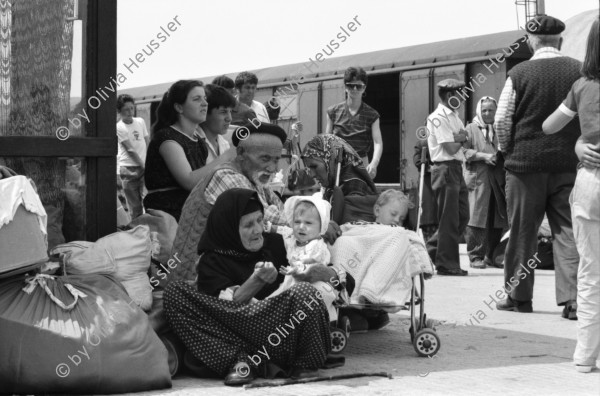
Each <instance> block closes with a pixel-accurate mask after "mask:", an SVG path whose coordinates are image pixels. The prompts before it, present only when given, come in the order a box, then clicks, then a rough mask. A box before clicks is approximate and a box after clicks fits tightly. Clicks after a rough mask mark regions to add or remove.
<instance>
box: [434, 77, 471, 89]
mask: <svg viewBox="0 0 600 396" xmlns="http://www.w3.org/2000/svg"><path fill="white" fill-rule="evenodd" d="M437 86H438V88H440V89H442V90H444V91H456V90H459V89H461V88H464V86H465V83H464V82H463V81H459V80H455V79H453V78H447V79H445V80H442V81H440V82H439V83H438V84H437Z"/></svg>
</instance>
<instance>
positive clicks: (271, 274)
mask: <svg viewBox="0 0 600 396" xmlns="http://www.w3.org/2000/svg"><path fill="white" fill-rule="evenodd" d="M253 275H255V276H256V277H258V278H259V279H261V280H262V281H263V282H266V283H273V282H274V281H275V279H277V269H276V268H275V266H274V265H273V263H271V262H270V261H267V262H265V261H259V262H258V263H256V265H255V266H254V274H253Z"/></svg>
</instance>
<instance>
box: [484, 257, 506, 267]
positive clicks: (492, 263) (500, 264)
mask: <svg viewBox="0 0 600 396" xmlns="http://www.w3.org/2000/svg"><path fill="white" fill-rule="evenodd" d="M483 262H484V263H485V265H486V266H487V267H494V268H504V263H503V262H497V261H494V260H492V259H489V258H487V257H486V258H485V259H483Z"/></svg>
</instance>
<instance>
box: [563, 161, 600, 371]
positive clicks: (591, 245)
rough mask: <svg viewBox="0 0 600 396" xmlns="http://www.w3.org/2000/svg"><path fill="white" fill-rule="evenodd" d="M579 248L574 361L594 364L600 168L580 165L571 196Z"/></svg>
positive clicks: (598, 325)
mask: <svg viewBox="0 0 600 396" xmlns="http://www.w3.org/2000/svg"><path fill="white" fill-rule="evenodd" d="M569 201H570V203H571V215H572V218H573V234H574V236H575V242H576V243H577V250H578V251H579V269H578V271H577V320H578V323H577V346H576V347H575V354H574V355H573V360H574V361H575V364H579V365H586V366H595V365H596V360H597V359H598V357H599V354H600V168H596V169H587V168H581V169H579V172H578V173H577V179H576V180H575V186H574V187H573V192H572V193H571V197H570V200H569Z"/></svg>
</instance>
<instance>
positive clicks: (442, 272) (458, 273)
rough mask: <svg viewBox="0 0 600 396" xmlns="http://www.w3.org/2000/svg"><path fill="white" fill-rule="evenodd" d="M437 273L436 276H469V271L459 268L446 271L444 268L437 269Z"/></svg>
mask: <svg viewBox="0 0 600 396" xmlns="http://www.w3.org/2000/svg"><path fill="white" fill-rule="evenodd" d="M437 273H438V275H448V276H467V275H468V274H469V271H465V270H463V269H460V268H452V269H447V268H444V267H438V269H437Z"/></svg>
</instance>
